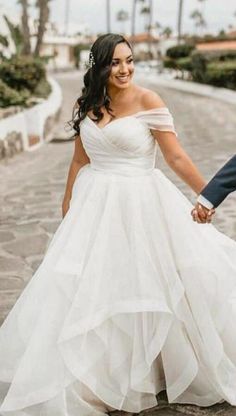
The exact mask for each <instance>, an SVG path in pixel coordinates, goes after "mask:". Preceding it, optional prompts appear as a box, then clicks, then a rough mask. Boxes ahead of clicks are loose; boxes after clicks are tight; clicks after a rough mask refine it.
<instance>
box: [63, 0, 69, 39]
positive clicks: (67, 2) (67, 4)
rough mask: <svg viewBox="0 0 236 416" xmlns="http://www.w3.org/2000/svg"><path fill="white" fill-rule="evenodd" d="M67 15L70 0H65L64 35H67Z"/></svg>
mask: <svg viewBox="0 0 236 416" xmlns="http://www.w3.org/2000/svg"><path fill="white" fill-rule="evenodd" d="M69 16H70V0H66V9H65V26H64V28H65V30H64V32H65V35H68V29H69Z"/></svg>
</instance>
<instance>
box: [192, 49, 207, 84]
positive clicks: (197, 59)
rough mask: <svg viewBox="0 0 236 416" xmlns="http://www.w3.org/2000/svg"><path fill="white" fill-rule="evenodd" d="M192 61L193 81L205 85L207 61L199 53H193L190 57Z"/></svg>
mask: <svg viewBox="0 0 236 416" xmlns="http://www.w3.org/2000/svg"><path fill="white" fill-rule="evenodd" d="M191 61H192V68H193V70H192V77H193V81H196V82H201V83H205V82H206V70H207V59H206V57H205V56H204V55H202V54H201V53H194V54H192V57H191Z"/></svg>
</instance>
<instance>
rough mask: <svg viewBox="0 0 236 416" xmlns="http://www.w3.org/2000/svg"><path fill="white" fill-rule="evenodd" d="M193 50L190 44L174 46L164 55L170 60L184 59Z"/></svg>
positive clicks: (193, 47)
mask: <svg viewBox="0 0 236 416" xmlns="http://www.w3.org/2000/svg"><path fill="white" fill-rule="evenodd" d="M194 49H195V46H194V45H192V44H183V45H176V46H172V47H171V48H169V49H167V51H166V55H167V56H168V57H169V58H172V59H178V58H186V57H187V56H189V55H190V54H191V52H192V51H193V50H194Z"/></svg>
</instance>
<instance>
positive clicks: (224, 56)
mask: <svg viewBox="0 0 236 416" xmlns="http://www.w3.org/2000/svg"><path fill="white" fill-rule="evenodd" d="M197 53H200V54H201V55H203V56H204V57H205V58H206V60H207V61H208V62H210V61H217V60H219V61H222V62H223V61H228V60H232V59H236V51H234V50H230V49H229V50H212V51H201V52H197Z"/></svg>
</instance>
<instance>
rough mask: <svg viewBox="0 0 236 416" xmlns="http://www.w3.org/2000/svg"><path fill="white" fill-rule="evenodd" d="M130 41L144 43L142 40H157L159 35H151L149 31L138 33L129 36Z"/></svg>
mask: <svg viewBox="0 0 236 416" xmlns="http://www.w3.org/2000/svg"><path fill="white" fill-rule="evenodd" d="M127 39H128V41H129V42H132V43H142V42H148V41H151V42H155V41H156V42H157V41H158V40H159V37H158V36H153V35H150V34H149V33H138V34H137V35H134V36H127Z"/></svg>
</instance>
